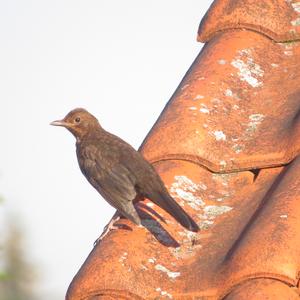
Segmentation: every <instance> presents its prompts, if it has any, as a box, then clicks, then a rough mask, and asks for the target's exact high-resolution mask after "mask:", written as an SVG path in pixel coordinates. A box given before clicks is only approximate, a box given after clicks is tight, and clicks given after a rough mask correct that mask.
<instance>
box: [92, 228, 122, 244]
mask: <svg viewBox="0 0 300 300" xmlns="http://www.w3.org/2000/svg"><path fill="white" fill-rule="evenodd" d="M118 228H119V227H118V226H114V225H113V224H110V223H109V224H107V225H106V226H105V227H104V229H103V232H102V234H101V235H100V236H99V237H98V238H97V239H96V240H95V242H94V247H95V246H97V244H98V243H99V242H101V241H102V240H103V238H104V237H105V236H106V235H107V234H108V233H109V232H110V231H111V230H116V229H118Z"/></svg>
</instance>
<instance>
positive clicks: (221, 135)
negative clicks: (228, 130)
mask: <svg viewBox="0 0 300 300" xmlns="http://www.w3.org/2000/svg"><path fill="white" fill-rule="evenodd" d="M213 134H214V136H215V138H216V140H217V141H226V135H225V133H224V132H223V131H221V130H216V131H214V132H213Z"/></svg>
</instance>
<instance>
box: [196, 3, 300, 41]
mask: <svg viewBox="0 0 300 300" xmlns="http://www.w3.org/2000/svg"><path fill="white" fill-rule="evenodd" d="M240 28H242V29H248V30H253V31H256V32H259V33H262V34H265V35H266V36H268V37H269V38H271V39H273V40H274V41H276V42H287V41H293V40H300V2H299V1H298V0H267V1H266V0H265V1H256V0H216V1H214V2H213V4H212V6H211V8H210V9H209V10H208V12H207V13H206V15H205V17H204V18H203V19H202V21H201V24H200V27H199V31H198V40H199V41H201V42H207V41H208V40H210V39H211V38H212V37H213V36H215V35H216V33H218V32H221V31H222V32H223V31H226V30H235V29H240Z"/></svg>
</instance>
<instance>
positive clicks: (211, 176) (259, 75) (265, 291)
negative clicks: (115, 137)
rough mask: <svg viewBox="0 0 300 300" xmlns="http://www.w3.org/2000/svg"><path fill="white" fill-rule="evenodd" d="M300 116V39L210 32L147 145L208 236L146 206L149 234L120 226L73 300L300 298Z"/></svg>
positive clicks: (84, 272)
mask: <svg viewBox="0 0 300 300" xmlns="http://www.w3.org/2000/svg"><path fill="white" fill-rule="evenodd" d="M223 2H224V3H225V2H226V1H223ZM236 2H237V3H241V2H242V1H236ZM287 2H289V3H288V4H290V3H291V2H290V1H287ZM220 3H221V2H216V4H215V5H214V6H213V7H212V12H210V13H209V15H215V16H216V14H217V12H218V11H216V12H214V10H218V5H221V4H220ZM226 3H227V4H228V2H226ZM243 3H248V4H249V3H256V2H253V1H244V2H243ZM263 3H265V7H267V5H269V6H270V7H274V6H272V5H274V3H275V1H260V5H262V4H263ZM278 3H279V4H280V5H281V6H282V7H283V8H284V7H285V4H284V3H283V1H280V2H279V1H278ZM271 4H272V5H271ZM279 4H278V5H279ZM253 5H254V4H253ZM254 6H255V5H254ZM232 7H234V6H232ZM286 7H287V8H286V9H289V8H288V7H289V6H286ZM283 8H282V9H283ZM282 13H283V12H282ZM234 15H235V10H234V9H233V10H232V16H234ZM252 16H253V14H252ZM215 18H216V17H215ZM260 18H261V16H260V15H257V19H258V20H259V19H260ZM278 18H279V17H278ZM208 20H209V17H207V19H206V21H205V22H208ZM221 21H222V20H220V22H221ZM210 22H211V25H213V20H211V21H210ZM220 24H221V23H220ZM256 24H260V23H256ZM207 26H208V25H207ZM212 27H213V26H212ZM246 29H248V28H246ZM250 29H251V28H250ZM207 30H208V29H207ZM208 31H209V30H208ZM218 31H220V30H218ZM299 108H300V42H294V43H285V44H280V43H275V42H274V41H272V40H271V39H269V38H268V37H266V35H262V34H260V33H258V32H254V31H253V30H252V29H251V30H240V29H235V30H231V31H224V32H221V31H220V32H218V34H216V35H214V36H212V37H211V38H210V41H209V42H208V43H207V44H206V46H205V47H204V48H203V50H202V51H201V53H200V54H199V56H198V57H197V59H196V60H195V62H194V63H193V65H192V67H191V68H190V70H189V71H188V73H187V74H186V76H185V78H184V79H183V81H182V82H181V84H180V85H179V87H178V89H177V91H176V92H175V94H174V95H173V97H172V98H171V100H170V102H169V103H168V105H167V107H166V108H165V110H164V111H163V113H162V115H161V116H160V118H159V119H158V121H157V122H156V124H155V126H154V127H153V129H152V130H151V132H150V133H149V135H148V136H147V138H146V140H145V142H144V143H143V145H142V147H141V149H142V151H143V154H144V155H145V156H146V157H147V158H148V159H149V160H150V161H152V162H153V164H154V166H155V168H156V169H157V171H158V172H159V173H160V174H161V176H162V179H163V180H164V182H165V184H166V186H167V187H168V189H169V190H170V192H171V194H172V195H173V197H174V198H175V199H176V200H177V201H178V202H179V204H180V205H182V206H183V207H184V209H185V210H186V211H187V212H188V213H189V214H190V215H191V216H192V217H193V218H194V219H195V220H196V221H197V223H198V224H199V226H200V228H201V231H200V232H199V233H198V234H194V233H191V232H188V231H186V230H185V229H183V228H182V227H181V226H180V225H179V224H177V223H176V222H175V221H174V220H173V219H172V218H171V217H169V216H168V215H167V213H165V212H164V211H162V210H161V209H160V208H159V207H156V206H155V205H154V204H152V203H148V202H147V200H146V201H145V202H144V203H140V204H139V210H140V212H141V214H143V219H144V222H143V224H144V226H145V227H146V228H147V229H145V228H139V227H136V226H133V225H132V223H130V222H129V221H128V220H125V219H122V220H120V221H119V224H125V225H127V226H129V227H130V228H132V230H131V231H130V230H124V229H120V230H117V231H113V232H111V233H109V235H108V236H107V237H106V238H105V239H104V240H103V241H102V242H101V243H100V244H98V245H97V247H95V248H94V249H93V250H92V252H91V253H90V255H89V256H88V258H87V260H86V261H85V262H84V264H83V266H82V267H81V269H80V270H79V272H78V273H77V275H76V276H75V278H74V279H73V281H72V283H71V285H70V288H69V290H68V294H67V299H68V300H79V299H80V300H82V299H86V300H92V299H94V300H96V299H101V300H102V299H105V300H109V299H176V300H177V299H178V300H185V299H187V300H188V299H226V300H228V299H230V300H232V299H239V300H243V299H247V300H249V299H275V300H276V299H283V300H285V299H300V297H299V292H298V290H297V287H298V285H299V271H300V253H299V249H300V235H299V228H300V221H299V215H300V206H299V201H300V193H299V190H300V177H299V174H300V157H297V155H298V154H299V145H300V143H299V134H300V131H299V118H300V116H299V111H300V109H299ZM166 145H167V146H166ZM254 169H255V170H254ZM253 170H254V171H253ZM154 211H155V212H157V213H158V214H159V215H160V216H162V217H163V218H164V219H165V220H166V223H164V222H161V221H160V219H159V218H158V217H157V216H156V214H155V213H153V212H154ZM178 246H179V247H178Z"/></svg>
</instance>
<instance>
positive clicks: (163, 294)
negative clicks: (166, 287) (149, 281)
mask: <svg viewBox="0 0 300 300" xmlns="http://www.w3.org/2000/svg"><path fill="white" fill-rule="evenodd" d="M155 290H156V291H157V292H159V293H160V295H161V296H166V297H168V298H169V299H173V296H172V295H171V294H170V293H168V292H166V291H163V290H162V289H161V288H156V289H155Z"/></svg>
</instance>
